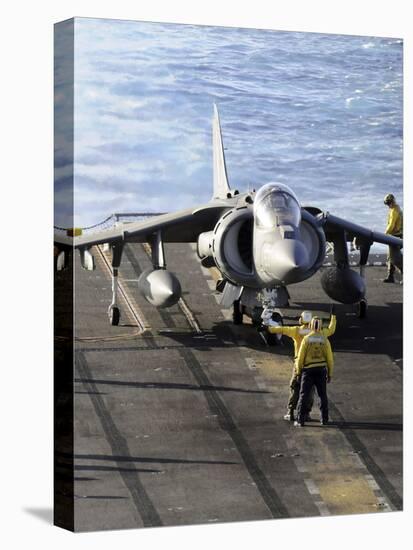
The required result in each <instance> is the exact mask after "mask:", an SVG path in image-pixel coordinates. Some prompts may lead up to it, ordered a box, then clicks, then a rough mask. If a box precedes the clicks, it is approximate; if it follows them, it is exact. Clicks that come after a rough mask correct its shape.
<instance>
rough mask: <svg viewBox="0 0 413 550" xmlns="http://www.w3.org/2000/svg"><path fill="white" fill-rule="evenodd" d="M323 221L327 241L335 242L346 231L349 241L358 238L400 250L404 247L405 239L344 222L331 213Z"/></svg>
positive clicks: (324, 215) (324, 216) (325, 215)
mask: <svg viewBox="0 0 413 550" xmlns="http://www.w3.org/2000/svg"><path fill="white" fill-rule="evenodd" d="M322 219H323V222H322V224H323V227H324V232H325V234H326V239H327V241H330V242H332V241H334V237H335V235H336V234H337V233H342V232H343V231H344V232H345V234H346V237H347V240H348V241H352V240H353V239H354V238H356V239H358V240H360V241H364V242H365V243H369V244H372V243H373V242H376V243H381V244H387V245H394V246H398V247H400V248H402V247H403V239H399V238H398V237H393V236H392V235H387V234H386V233H381V232H380V231H372V230H371V229H368V228H367V227H363V226H362V225H357V224H355V223H353V222H350V221H347V220H344V219H343V218H338V217H337V216H333V215H332V214H330V213H329V212H327V213H326V214H323V218H322Z"/></svg>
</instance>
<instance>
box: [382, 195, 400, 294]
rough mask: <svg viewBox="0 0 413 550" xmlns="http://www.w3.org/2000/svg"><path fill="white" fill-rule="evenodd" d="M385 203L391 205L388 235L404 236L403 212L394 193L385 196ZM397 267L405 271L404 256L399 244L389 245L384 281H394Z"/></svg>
mask: <svg viewBox="0 0 413 550" xmlns="http://www.w3.org/2000/svg"><path fill="white" fill-rule="evenodd" d="M384 204H385V205H387V206H388V207H389V215H388V218H387V226H386V231H385V233H387V235H393V236H394V237H400V239H402V238H403V212H402V209H401V208H400V206H399V205H398V204H397V202H396V199H395V197H394V195H392V194H391V193H389V194H388V195H386V196H385V197H384ZM396 267H397V269H398V270H399V271H400V273H403V256H402V253H401V251H400V248H399V247H398V246H389V253H388V256H387V277H386V278H385V279H383V283H394V272H395V270H396Z"/></svg>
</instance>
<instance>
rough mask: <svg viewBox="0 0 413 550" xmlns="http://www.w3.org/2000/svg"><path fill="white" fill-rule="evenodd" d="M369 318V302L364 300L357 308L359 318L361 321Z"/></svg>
mask: <svg viewBox="0 0 413 550" xmlns="http://www.w3.org/2000/svg"><path fill="white" fill-rule="evenodd" d="M366 316H367V300H366V298H363V299H362V300H360V302H359V303H358V306H357V317H358V318H359V319H365V318H366Z"/></svg>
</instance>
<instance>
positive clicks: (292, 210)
mask: <svg viewBox="0 0 413 550" xmlns="http://www.w3.org/2000/svg"><path fill="white" fill-rule="evenodd" d="M254 216H255V221H256V223H257V225H258V227H262V228H265V229H271V228H275V227H279V226H280V225H291V226H293V227H298V225H299V224H300V221H301V208H300V205H299V203H298V199H297V197H296V196H295V194H294V193H293V191H292V190H291V189H290V188H289V187H287V186H286V185H284V184H282V183H267V184H266V185H263V187H261V188H260V189H259V190H258V192H257V194H256V196H255V200H254Z"/></svg>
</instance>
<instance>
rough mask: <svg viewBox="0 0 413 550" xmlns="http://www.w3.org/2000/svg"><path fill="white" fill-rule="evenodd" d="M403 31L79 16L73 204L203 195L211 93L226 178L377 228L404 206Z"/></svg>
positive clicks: (103, 206) (93, 213)
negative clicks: (282, 187)
mask: <svg viewBox="0 0 413 550" xmlns="http://www.w3.org/2000/svg"><path fill="white" fill-rule="evenodd" d="M402 51H403V44H402V40H399V39H396V38H372V37H361V36H342V35H333V34H331V35H328V34H313V33H301V32H300V33H298V32H279V31H265V30H251V29H237V28H223V27H205V26H190V25H176V24H156V23H140V22H130V21H116V20H97V19H76V23H75V212H76V223H77V225H80V226H82V225H90V224H92V223H95V222H98V221H99V220H101V219H103V218H105V217H106V216H107V215H109V214H111V213H112V212H125V211H126V212H128V211H129V212H130V211H173V210H178V209H181V208H185V207H188V206H190V205H196V204H199V203H203V202H205V201H207V200H209V198H210V197H211V192H212V143H211V141H212V138H211V121H212V112H213V103H214V102H216V103H217V105H218V108H219V112H220V117H221V125H222V132H223V138H224V145H225V148H226V151H225V153H226V159H227V168H228V175H229V179H230V184H231V186H232V187H233V188H237V189H239V190H247V189H249V188H250V189H251V188H258V187H260V186H261V185H263V184H264V183H266V182H269V181H280V182H283V183H286V184H287V185H289V186H290V187H291V188H292V189H293V190H294V191H295V192H296V194H297V195H298V197H299V198H300V200H301V202H302V204H304V205H310V204H311V205H315V206H319V207H320V208H322V209H324V210H328V211H330V212H332V213H334V214H336V215H339V216H343V217H347V218H349V219H351V220H353V221H355V222H357V223H360V224H364V225H367V226H369V227H371V228H374V229H377V230H383V228H384V226H385V220H386V216H387V211H386V208H385V207H384V205H383V196H384V195H385V194H386V193H388V192H393V193H394V194H395V195H396V196H397V198H398V199H399V202H400V203H401V204H402V139H403V135H402V128H403V126H402V122H403V119H402Z"/></svg>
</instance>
